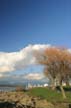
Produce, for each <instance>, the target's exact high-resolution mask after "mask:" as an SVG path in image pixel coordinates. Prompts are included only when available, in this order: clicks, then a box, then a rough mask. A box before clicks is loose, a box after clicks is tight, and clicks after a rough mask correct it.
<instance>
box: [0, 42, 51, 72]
mask: <svg viewBox="0 0 71 108" xmlns="http://www.w3.org/2000/svg"><path fill="white" fill-rule="evenodd" d="M48 47H50V45H48V44H45V45H44V44H35V45H28V46H27V47H25V48H23V49H21V50H20V51H18V52H11V53H7V52H0V73H3V72H12V71H15V70H19V69H23V68H24V67H26V66H28V65H31V64H36V59H35V56H34V52H35V51H36V50H37V51H43V50H44V49H45V48H48Z"/></svg>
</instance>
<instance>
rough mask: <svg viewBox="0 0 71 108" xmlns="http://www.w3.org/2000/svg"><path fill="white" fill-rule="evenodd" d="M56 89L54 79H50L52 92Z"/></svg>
mask: <svg viewBox="0 0 71 108" xmlns="http://www.w3.org/2000/svg"><path fill="white" fill-rule="evenodd" d="M55 88H56V82H55V79H52V90H55Z"/></svg>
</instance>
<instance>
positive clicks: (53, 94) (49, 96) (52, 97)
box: [28, 88, 71, 103]
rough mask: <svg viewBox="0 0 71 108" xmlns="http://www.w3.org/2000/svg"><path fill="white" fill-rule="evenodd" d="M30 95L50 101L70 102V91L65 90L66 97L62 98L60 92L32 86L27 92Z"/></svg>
mask: <svg viewBox="0 0 71 108" xmlns="http://www.w3.org/2000/svg"><path fill="white" fill-rule="evenodd" d="M28 93H29V94H30V95H32V96H37V97H40V98H41V99H46V100H48V101H50V102H70V103H71V91H70V92H66V96H67V99H65V100H64V99H63V97H62V94H61V92H58V91H52V90H51V89H49V88H32V89H30V90H29V92H28Z"/></svg>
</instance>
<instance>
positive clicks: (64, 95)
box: [60, 80, 66, 99]
mask: <svg viewBox="0 0 71 108" xmlns="http://www.w3.org/2000/svg"><path fill="white" fill-rule="evenodd" d="M60 89H61V92H62V95H63V98H64V99H66V94H65V91H64V89H63V86H62V80H61V81H60Z"/></svg>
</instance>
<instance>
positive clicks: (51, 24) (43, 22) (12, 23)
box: [0, 0, 71, 52]
mask: <svg viewBox="0 0 71 108" xmlns="http://www.w3.org/2000/svg"><path fill="white" fill-rule="evenodd" d="M30 43H31V44H35V43H49V44H52V45H58V46H59V45H60V46H66V47H71V0H0V51H8V52H10V51H16V50H19V49H20V48H23V47H25V46H26V45H28V44H30Z"/></svg>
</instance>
